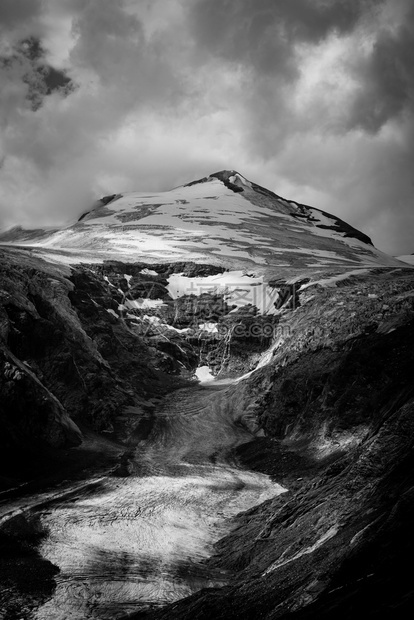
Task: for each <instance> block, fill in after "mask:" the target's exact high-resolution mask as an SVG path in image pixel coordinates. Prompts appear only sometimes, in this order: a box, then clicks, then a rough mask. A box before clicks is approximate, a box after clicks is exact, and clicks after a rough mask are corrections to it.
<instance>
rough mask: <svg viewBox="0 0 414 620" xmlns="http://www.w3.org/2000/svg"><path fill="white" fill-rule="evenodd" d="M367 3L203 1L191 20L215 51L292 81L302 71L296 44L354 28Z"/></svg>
mask: <svg viewBox="0 0 414 620" xmlns="http://www.w3.org/2000/svg"><path fill="white" fill-rule="evenodd" d="M366 7H367V2H366V1H364V0H336V1H335V0H333V1H331V2H326V1H322V0H294V1H292V0H289V1H288V0H199V1H198V2H196V4H195V5H194V6H193V8H192V10H191V17H190V19H191V25H192V30H193V34H194V36H195V38H196V40H197V42H198V44H199V45H201V46H203V47H204V48H205V49H207V50H208V51H209V52H210V53H211V54H213V55H215V56H219V57H221V58H223V59H225V60H228V61H231V62H237V63H244V64H246V65H248V66H251V67H252V68H253V69H254V70H256V71H259V72H261V73H265V74H274V75H276V74H277V75H278V77H282V76H283V77H284V78H286V79H288V80H290V79H293V78H295V77H296V76H297V74H298V66H297V60H296V59H295V55H294V51H295V46H296V45H298V44H299V43H301V42H302V43H313V44H316V43H318V42H319V41H321V40H322V39H324V38H325V37H326V36H327V35H328V34H329V33H331V32H332V31H335V32H338V33H339V34H345V33H348V32H350V31H351V30H352V29H353V28H354V27H355V25H356V23H357V22H358V20H359V19H360V17H361V15H362V14H363V13H364V10H365V9H366Z"/></svg>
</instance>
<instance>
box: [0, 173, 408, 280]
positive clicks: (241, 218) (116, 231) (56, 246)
mask: <svg viewBox="0 0 414 620" xmlns="http://www.w3.org/2000/svg"><path fill="white" fill-rule="evenodd" d="M0 243H3V244H15V245H22V246H24V247H31V249H32V251H33V252H35V253H36V254H38V255H39V256H42V257H43V258H45V257H46V258H47V257H48V256H49V257H50V259H51V260H55V261H56V260H60V261H61V262H67V263H69V264H70V263H75V262H102V261H103V260H105V259H109V258H111V259H115V260H116V259H119V260H123V261H133V260H143V259H144V258H145V260H146V261H147V262H158V261H159V260H190V261H195V262H211V263H213V264H219V265H225V266H226V267H229V266H230V267H232V268H234V269H240V268H241V269H253V270H255V271H256V272H257V273H259V272H260V273H269V272H274V271H275V270H279V269H280V270H281V271H286V269H289V268H290V267H294V268H295V269H304V270H306V269H307V268H309V267H311V268H313V269H316V270H318V268H319V270H320V271H323V270H326V269H328V268H335V266H337V267H339V268H344V267H346V266H349V265H350V266H352V265H353V266H355V267H357V266H361V267H363V266H367V265H378V266H379V265H384V266H397V265H398V264H399V262H398V261H397V260H396V259H395V258H393V257H390V256H388V255H386V254H384V253H383V252H381V251H380V250H378V249H377V248H375V247H374V246H373V244H372V241H371V239H370V238H369V237H368V236H367V235H365V234H364V233H362V232H361V231H359V230H357V229H355V228H354V227H352V226H350V225H349V224H347V223H346V222H344V221H343V220H341V219H340V218H338V217H336V216H333V215H331V214H328V213H327V212H325V211H321V210H319V209H316V208H314V207H310V206H308V205H304V204H301V203H298V202H295V201H293V200H286V199H284V198H282V197H281V196H279V195H277V194H275V193H274V192H272V191H271V190H267V189H266V188H263V187H261V186H260V185H258V184H256V183H253V182H251V181H248V180H247V179H246V178H245V177H243V176H242V175H241V174H240V173H238V172H237V171H235V170H223V171H220V172H215V173H213V174H211V175H209V176H208V177H204V178H203V179H199V180H197V181H193V182H190V183H187V184H185V185H183V186H179V187H177V188H174V189H172V190H169V191H166V192H161V193H152V194H148V193H143V192H128V193H122V194H113V195H108V196H105V197H103V198H102V199H101V200H100V201H99V204H98V205H95V206H94V207H93V208H91V209H90V210H89V211H87V212H85V213H84V214H83V215H82V216H81V217H80V218H79V220H78V221H77V222H76V223H75V224H73V225H71V226H68V227H66V228H57V227H56V228H54V229H51V230H47V229H34V230H23V229H19V228H14V229H12V230H10V231H6V232H4V233H2V234H1V235H0ZM271 275H273V273H272V274H271Z"/></svg>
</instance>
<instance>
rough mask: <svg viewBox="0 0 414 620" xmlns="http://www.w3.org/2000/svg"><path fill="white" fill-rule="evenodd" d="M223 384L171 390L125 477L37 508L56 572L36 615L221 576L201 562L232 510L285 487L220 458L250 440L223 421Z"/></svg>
mask: <svg viewBox="0 0 414 620" xmlns="http://www.w3.org/2000/svg"><path fill="white" fill-rule="evenodd" d="M226 389H227V387H226V386H225V385H214V384H213V383H211V384H208V385H207V384H206V385H205V386H200V387H194V388H190V389H187V388H186V389H183V390H179V391H177V392H175V393H173V394H171V395H170V396H169V397H168V398H167V399H166V401H165V404H164V405H163V406H162V408H161V409H160V411H159V412H158V414H157V419H156V422H155V425H154V429H153V431H152V432H151V434H150V436H149V437H148V439H147V440H145V441H140V442H139V444H138V445H137V448H136V453H135V459H134V461H133V470H134V471H133V473H132V475H131V476H130V477H128V478H115V477H112V478H111V477H108V478H106V479H105V480H104V481H103V483H102V484H101V485H100V486H99V489H96V490H95V491H91V490H90V489H89V491H84V492H80V493H79V494H78V495H77V496H75V497H73V496H71V498H70V500H69V499H66V500H62V501H61V502H57V503H55V504H53V506H52V507H50V506H49V507H48V509H47V510H45V511H43V512H42V513H41V520H42V523H43V524H44V526H45V527H46V528H47V530H48V532H49V534H48V536H47V538H46V539H45V540H44V541H43V543H42V545H41V547H40V553H41V554H42V555H43V556H44V557H45V558H47V559H48V560H50V561H51V562H53V563H54V564H56V565H57V566H58V567H59V569H60V572H59V574H57V575H56V577H55V579H56V582H57V587H56V590H55V593H54V595H53V597H52V598H51V599H50V600H49V601H48V602H46V603H45V604H43V605H42V606H41V607H39V608H38V609H37V610H36V612H35V614H34V617H35V618H36V619H37V620H46V619H48V620H49V619H50V620H52V619H53V620H85V619H88V618H99V619H100V620H102V619H105V618H117V617H120V616H123V615H125V614H128V613H130V612H133V611H137V610H139V609H141V608H146V607H148V606H149V605H162V604H165V603H167V602H172V601H175V600H177V599H179V598H182V597H184V596H187V595H189V594H191V593H193V592H195V591H196V590H199V589H200V588H203V587H208V586H217V585H223V584H224V583H226V579H227V578H228V575H226V574H224V573H219V572H215V573H213V572H212V571H211V570H210V571H208V570H207V569H206V567H205V566H204V564H203V562H202V560H204V559H206V558H208V557H209V556H210V555H211V554H212V553H213V544H214V543H215V542H216V541H217V540H218V539H219V538H220V537H221V536H223V535H224V534H226V533H227V532H228V531H229V530H230V529H231V517H233V516H234V515H236V514H237V513H238V512H241V511H243V510H247V509H248V508H250V507H252V506H254V505H256V504H258V503H260V502H262V501H264V500H266V499H268V498H270V497H273V496H275V495H277V494H279V493H281V492H283V491H284V489H283V488H282V487H281V486H279V485H278V484H275V483H272V482H271V480H270V479H269V478H268V477H267V476H265V475H262V474H257V473H253V472H249V471H245V470H242V469H239V468H238V467H237V464H236V463H232V462H229V460H228V459H226V454H227V453H228V452H229V450H230V449H231V448H233V447H235V446H237V445H238V444H240V443H244V442H246V441H249V439H251V435H249V433H247V432H246V431H244V430H243V429H241V428H239V427H237V426H236V425H234V424H233V422H232V420H231V419H230V415H229V410H228V400H227V398H226Z"/></svg>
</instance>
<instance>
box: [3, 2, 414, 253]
mask: <svg viewBox="0 0 414 620" xmlns="http://www.w3.org/2000/svg"><path fill="white" fill-rule="evenodd" d="M0 29H1V33H0V123H1V133H0V226H1V227H7V226H10V225H14V224H23V225H26V226H27V225H30V226H33V225H36V226H37V225H40V224H55V223H61V222H68V221H70V220H72V219H75V218H76V217H77V216H78V215H79V214H80V213H82V212H83V211H84V210H85V208H87V207H88V206H89V205H90V204H91V203H92V202H93V201H94V199H95V198H97V197H100V196H102V195H105V194H109V193H115V192H122V191H131V190H138V191H147V190H148V191H152V190H165V189H169V188H171V187H174V186H176V185H180V184H182V183H185V182H188V181H191V180H194V179H196V178H199V177H202V176H206V175H208V174H209V173H212V172H216V171H217V170H221V169H236V170H238V171H239V172H241V173H242V174H244V176H246V177H247V178H250V179H251V180H253V181H255V182H257V183H260V184H261V185H264V186H266V187H268V188H269V189H272V190H274V191H276V192H277V193H278V194H281V195H282V196H286V197H287V198H291V199H294V200H297V201H299V202H304V203H307V204H311V205H313V206H315V207H318V208H320V209H323V210H326V211H328V212H330V213H333V214H336V215H338V216H339V217H341V218H343V219H345V220H347V221H348V222H349V223H351V224H352V225H354V226H356V227H357V228H360V229H361V230H363V231H364V232H366V233H367V234H368V235H370V236H371V237H372V239H373V241H374V243H375V245H377V247H379V248H381V249H382V250H384V251H386V252H389V253H392V254H408V253H412V252H414V234H413V233H414V198H413V196H414V191H413V190H414V68H413V67H414V62H413V59H414V1H413V0H1V2H0Z"/></svg>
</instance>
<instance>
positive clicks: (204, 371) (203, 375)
mask: <svg viewBox="0 0 414 620" xmlns="http://www.w3.org/2000/svg"><path fill="white" fill-rule="evenodd" d="M194 374H195V376H196V377H197V379H198V380H199V381H200V383H210V382H211V381H214V375H213V373H212V372H211V370H210V368H209V367H208V366H199V367H198V368H196V371H195V373H194Z"/></svg>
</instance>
